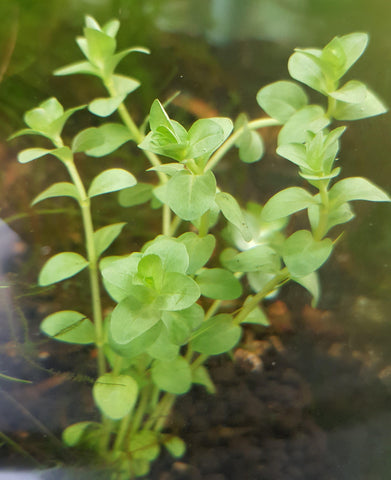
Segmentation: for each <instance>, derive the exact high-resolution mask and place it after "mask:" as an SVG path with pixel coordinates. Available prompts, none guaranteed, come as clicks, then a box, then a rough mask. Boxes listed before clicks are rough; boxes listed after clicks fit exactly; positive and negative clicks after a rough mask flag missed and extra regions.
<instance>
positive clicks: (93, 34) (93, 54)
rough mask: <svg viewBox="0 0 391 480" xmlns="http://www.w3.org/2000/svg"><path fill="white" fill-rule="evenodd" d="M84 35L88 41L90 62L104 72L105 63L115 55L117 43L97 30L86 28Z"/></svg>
mask: <svg viewBox="0 0 391 480" xmlns="http://www.w3.org/2000/svg"><path fill="white" fill-rule="evenodd" d="M84 35H85V37H86V40H87V45H88V47H87V57H88V60H89V61H90V62H91V63H92V64H93V65H95V66H96V67H98V68H99V69H100V70H102V71H103V67H104V65H105V62H106V61H107V60H108V59H109V58H110V57H111V56H112V55H113V54H114V51H115V47H116V41H115V39H114V38H113V37H110V36H109V35H106V34H105V33H103V32H102V31H99V30H96V29H95V28H88V27H87V28H85V29H84Z"/></svg>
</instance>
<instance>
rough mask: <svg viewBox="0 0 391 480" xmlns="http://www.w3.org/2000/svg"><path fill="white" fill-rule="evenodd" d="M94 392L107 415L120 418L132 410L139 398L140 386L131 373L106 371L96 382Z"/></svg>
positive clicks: (100, 406) (115, 418)
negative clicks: (122, 373) (123, 373)
mask: <svg viewBox="0 0 391 480" xmlns="http://www.w3.org/2000/svg"><path fill="white" fill-rule="evenodd" d="M92 394H93V397H94V400H95V403H96V404H97V406H98V408H99V409H100V411H101V412H102V413H103V414H104V415H105V416H106V417H108V418H111V419H112V420H120V419H121V418H123V417H124V416H125V415H127V414H128V413H130V412H131V411H132V409H133V407H134V405H135V403H136V400H137V395H138V386H137V382H136V381H135V380H134V379H133V378H132V377H130V376H129V375H114V374H113V373H105V374H104V375H102V376H100V377H99V378H98V379H97V381H96V382H95V384H94V386H93V389H92Z"/></svg>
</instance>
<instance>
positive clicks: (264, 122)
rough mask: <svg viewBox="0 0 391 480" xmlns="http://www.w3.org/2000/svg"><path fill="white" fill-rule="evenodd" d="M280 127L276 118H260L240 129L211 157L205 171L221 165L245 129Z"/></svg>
mask: <svg viewBox="0 0 391 480" xmlns="http://www.w3.org/2000/svg"><path fill="white" fill-rule="evenodd" d="M278 125H281V123H280V122H279V121H277V120H274V118H259V119H257V120H252V121H251V122H249V123H248V124H247V125H246V126H244V127H241V128H238V129H237V130H235V131H234V132H233V133H232V134H231V135H230V136H229V137H228V138H227V140H226V141H225V142H224V143H223V144H222V145H221V147H220V148H219V149H218V150H216V152H215V153H214V154H213V155H212V156H211V157H210V159H209V161H208V163H207V164H206V166H205V171H207V170H212V169H213V168H214V167H215V166H216V165H217V164H218V163H219V161H220V160H221V159H222V158H223V157H224V155H225V154H226V153H227V152H228V151H229V150H230V149H231V148H232V147H233V146H234V145H235V143H236V142H237V140H238V139H239V137H240V136H241V135H242V133H243V132H244V130H245V128H249V129H250V130H258V129H259V128H265V127H275V126H278Z"/></svg>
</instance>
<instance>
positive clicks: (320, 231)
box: [314, 180, 329, 241]
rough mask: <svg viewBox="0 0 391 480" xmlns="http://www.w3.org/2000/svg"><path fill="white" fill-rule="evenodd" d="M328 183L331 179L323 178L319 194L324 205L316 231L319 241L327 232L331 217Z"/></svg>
mask: <svg viewBox="0 0 391 480" xmlns="http://www.w3.org/2000/svg"><path fill="white" fill-rule="evenodd" d="M328 183H329V180H322V181H321V183H320V186H319V194H320V199H321V202H322V205H321V206H320V212H319V223H318V226H317V227H316V229H315V232H314V239H315V240H317V241H320V240H322V238H323V237H324V236H325V235H326V233H327V224H328V218H329V194H328V190H327V186H328Z"/></svg>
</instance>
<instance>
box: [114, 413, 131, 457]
mask: <svg viewBox="0 0 391 480" xmlns="http://www.w3.org/2000/svg"><path fill="white" fill-rule="evenodd" d="M131 420H132V412H130V413H128V414H127V415H125V417H124V418H123V419H122V420H121V423H120V425H119V429H118V433H117V438H116V439H115V442H114V446H113V451H114V452H117V451H121V449H122V446H123V443H124V440H125V437H126V434H127V432H128V428H129V425H130V421H131Z"/></svg>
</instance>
